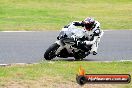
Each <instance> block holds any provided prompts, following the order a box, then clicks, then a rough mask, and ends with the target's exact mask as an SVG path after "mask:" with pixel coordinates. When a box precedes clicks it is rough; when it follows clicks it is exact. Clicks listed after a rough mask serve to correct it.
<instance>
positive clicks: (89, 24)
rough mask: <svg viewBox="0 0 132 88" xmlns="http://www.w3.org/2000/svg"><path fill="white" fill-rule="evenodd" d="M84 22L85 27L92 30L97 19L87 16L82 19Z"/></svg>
mask: <svg viewBox="0 0 132 88" xmlns="http://www.w3.org/2000/svg"><path fill="white" fill-rule="evenodd" d="M82 22H83V24H84V27H85V29H86V30H91V28H92V27H93V25H94V23H95V20H94V18H92V17H87V18H86V19H85V20H84V21H82Z"/></svg>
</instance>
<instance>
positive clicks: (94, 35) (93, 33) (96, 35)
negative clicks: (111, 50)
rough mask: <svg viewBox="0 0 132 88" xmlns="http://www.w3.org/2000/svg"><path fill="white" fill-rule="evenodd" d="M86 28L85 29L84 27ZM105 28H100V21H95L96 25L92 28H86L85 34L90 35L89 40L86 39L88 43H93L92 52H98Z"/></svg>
mask: <svg viewBox="0 0 132 88" xmlns="http://www.w3.org/2000/svg"><path fill="white" fill-rule="evenodd" d="M84 30H85V29H84ZM103 34H104V32H103V30H100V23H99V22H98V21H95V25H94V27H93V28H92V30H90V31H87V30H85V36H87V37H88V39H89V41H87V40H86V41H84V42H85V43H86V44H87V45H89V44H92V48H91V53H92V52H93V51H95V52H97V49H98V45H99V43H100V39H101V37H102V36H103Z"/></svg>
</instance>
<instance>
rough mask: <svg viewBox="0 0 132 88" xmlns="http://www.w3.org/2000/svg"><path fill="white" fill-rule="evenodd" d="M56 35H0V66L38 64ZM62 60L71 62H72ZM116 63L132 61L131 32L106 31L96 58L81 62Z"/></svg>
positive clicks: (5, 33)
mask: <svg viewBox="0 0 132 88" xmlns="http://www.w3.org/2000/svg"><path fill="white" fill-rule="evenodd" d="M58 33H59V31H43V32H0V64H9V63H34V62H40V61H41V60H43V54H44V52H45V51H46V49H47V48H48V47H49V46H50V45H51V44H52V43H54V41H55V40H56V37H57V35H58ZM57 59H58V58H56V59H55V60H57ZM59 59H60V58H59ZM63 60H64V61H65V60H68V61H71V60H73V58H67V59H63ZM119 60H132V31H131V30H118V31H116V30H114V31H105V33H104V36H103V37H102V39H101V43H100V46H99V49H98V54H97V55H96V56H93V55H89V56H88V57H86V58H85V59H84V61H119Z"/></svg>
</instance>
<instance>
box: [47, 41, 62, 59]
mask: <svg viewBox="0 0 132 88" xmlns="http://www.w3.org/2000/svg"><path fill="white" fill-rule="evenodd" d="M59 47H60V45H58V44H57V43H54V44H52V45H51V46H50V47H49V48H48V49H47V50H46V52H45V53H44V58H45V59H46V60H51V59H53V58H55V57H56V54H55V53H56V51H57V49H58V48H59Z"/></svg>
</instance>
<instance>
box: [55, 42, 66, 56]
mask: <svg viewBox="0 0 132 88" xmlns="http://www.w3.org/2000/svg"><path fill="white" fill-rule="evenodd" d="M55 43H57V44H58V45H60V47H59V48H58V49H57V51H56V55H58V54H59V53H60V51H61V50H62V49H64V46H65V45H64V44H63V43H62V41H61V40H58V41H56V42H55Z"/></svg>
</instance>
